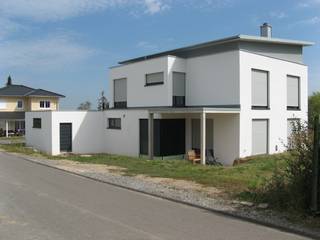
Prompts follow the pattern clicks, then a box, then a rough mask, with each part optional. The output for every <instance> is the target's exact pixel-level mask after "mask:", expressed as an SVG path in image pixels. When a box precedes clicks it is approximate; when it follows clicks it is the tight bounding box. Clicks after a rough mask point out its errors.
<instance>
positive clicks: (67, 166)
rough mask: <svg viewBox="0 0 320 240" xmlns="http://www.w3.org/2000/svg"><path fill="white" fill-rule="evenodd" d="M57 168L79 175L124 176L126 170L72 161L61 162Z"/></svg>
mask: <svg viewBox="0 0 320 240" xmlns="http://www.w3.org/2000/svg"><path fill="white" fill-rule="evenodd" d="M58 163H59V164H58V165H57V167H59V168H61V169H64V170H67V171H71V172H77V173H88V172H90V173H109V174H110V173H112V174H118V175H122V173H123V171H124V170H125V168H121V167H117V166H108V165H104V164H90V163H79V162H74V161H70V160H59V161H58Z"/></svg>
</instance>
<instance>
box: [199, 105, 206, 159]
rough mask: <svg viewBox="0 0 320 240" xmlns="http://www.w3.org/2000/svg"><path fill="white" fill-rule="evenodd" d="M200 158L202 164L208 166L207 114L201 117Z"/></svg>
mask: <svg viewBox="0 0 320 240" xmlns="http://www.w3.org/2000/svg"><path fill="white" fill-rule="evenodd" d="M200 128H201V129H200V157H201V164H203V165H206V112H205V111H203V112H201V116H200Z"/></svg>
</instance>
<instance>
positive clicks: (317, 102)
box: [309, 92, 320, 123]
mask: <svg viewBox="0 0 320 240" xmlns="http://www.w3.org/2000/svg"><path fill="white" fill-rule="evenodd" d="M319 114H320V92H314V93H312V95H311V96H309V121H310V123H311V122H312V120H313V119H314V116H316V115H319Z"/></svg>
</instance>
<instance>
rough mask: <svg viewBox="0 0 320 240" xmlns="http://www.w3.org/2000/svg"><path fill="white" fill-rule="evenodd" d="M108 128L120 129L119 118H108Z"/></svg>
mask: <svg viewBox="0 0 320 240" xmlns="http://www.w3.org/2000/svg"><path fill="white" fill-rule="evenodd" d="M108 129H121V118H108Z"/></svg>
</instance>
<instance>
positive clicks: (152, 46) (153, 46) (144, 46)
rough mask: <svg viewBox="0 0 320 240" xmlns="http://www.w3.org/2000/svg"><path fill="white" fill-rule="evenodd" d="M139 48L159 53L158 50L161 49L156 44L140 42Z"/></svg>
mask: <svg viewBox="0 0 320 240" xmlns="http://www.w3.org/2000/svg"><path fill="white" fill-rule="evenodd" d="M137 47H138V48H141V49H143V50H146V51H157V50H159V47H158V46H157V45H156V44H153V43H150V42H147V41H141V42H138V44H137Z"/></svg>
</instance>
